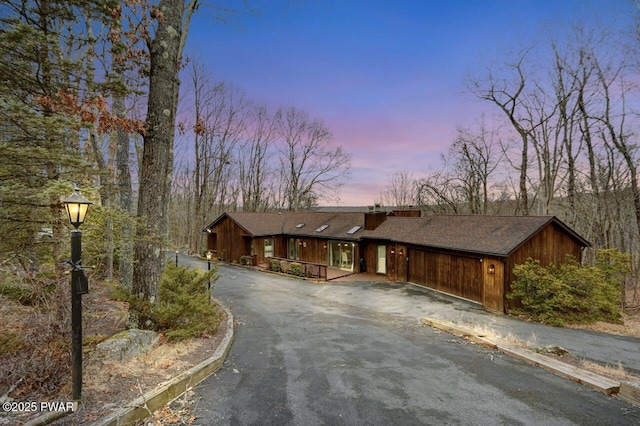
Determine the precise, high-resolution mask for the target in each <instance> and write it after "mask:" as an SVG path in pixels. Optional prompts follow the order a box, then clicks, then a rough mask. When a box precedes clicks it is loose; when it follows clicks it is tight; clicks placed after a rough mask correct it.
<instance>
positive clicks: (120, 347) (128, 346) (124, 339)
mask: <svg viewBox="0 0 640 426" xmlns="http://www.w3.org/2000/svg"><path fill="white" fill-rule="evenodd" d="M158 339H159V337H158V333H156V332H155V331H149V330H138V329H131V330H125V331H122V332H120V333H118V334H116V335H114V336H112V337H110V338H109V339H107V340H105V341H104V342H101V343H98V345H97V346H96V350H95V352H94V355H93V356H97V357H99V358H103V359H112V360H114V361H120V362H122V361H127V360H129V359H131V358H133V357H135V356H138V355H140V354H142V353H145V352H147V351H148V350H149V349H151V347H153V345H155V344H156V343H157V342H158Z"/></svg>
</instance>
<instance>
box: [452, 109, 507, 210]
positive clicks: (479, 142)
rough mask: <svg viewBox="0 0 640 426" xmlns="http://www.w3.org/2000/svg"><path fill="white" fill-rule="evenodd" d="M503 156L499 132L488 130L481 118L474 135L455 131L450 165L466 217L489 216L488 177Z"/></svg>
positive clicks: (464, 131)
mask: <svg viewBox="0 0 640 426" xmlns="http://www.w3.org/2000/svg"><path fill="white" fill-rule="evenodd" d="M504 155H505V154H504V151H503V150H502V149H501V144H500V140H499V135H498V131H497V130H496V129H495V128H493V129H488V128H487V124H486V121H485V118H484V117H482V118H481V120H480V122H479V124H478V129H477V130H476V131H474V130H472V129H462V128H459V129H458V136H457V137H456V140H455V141H454V143H453V144H452V145H451V147H450V148H449V157H450V160H449V161H450V162H451V163H452V167H453V173H454V175H456V176H457V179H458V186H459V188H460V189H459V191H460V192H461V193H462V196H463V202H465V203H466V204H467V206H468V211H469V213H471V214H487V213H488V210H489V192H490V185H491V177H492V175H493V173H494V172H495V171H496V169H497V168H498V166H499V165H500V162H501V161H502V159H503V158H504Z"/></svg>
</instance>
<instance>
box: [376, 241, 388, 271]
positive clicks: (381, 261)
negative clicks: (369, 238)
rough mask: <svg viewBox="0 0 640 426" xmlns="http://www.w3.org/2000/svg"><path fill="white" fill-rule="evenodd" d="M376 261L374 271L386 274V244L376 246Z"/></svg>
mask: <svg viewBox="0 0 640 426" xmlns="http://www.w3.org/2000/svg"><path fill="white" fill-rule="evenodd" d="M377 259H378V261H377V262H376V264H377V265H376V272H377V273H378V274H385V275H386V274H387V246H385V245H379V246H378V256H377Z"/></svg>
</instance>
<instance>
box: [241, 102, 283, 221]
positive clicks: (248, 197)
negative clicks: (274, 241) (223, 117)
mask: <svg viewBox="0 0 640 426" xmlns="http://www.w3.org/2000/svg"><path fill="white" fill-rule="evenodd" d="M275 136H276V129H275V123H274V120H273V118H272V117H270V116H269V113H268V111H267V108H266V106H255V107H254V108H253V109H252V114H251V123H250V124H249V126H248V130H247V137H246V141H245V142H244V143H242V145H241V147H240V150H239V155H238V163H239V167H238V168H239V172H240V189H241V191H242V209H243V211H252V212H256V211H264V210H266V209H267V208H268V207H269V204H270V201H271V198H272V194H271V191H272V189H271V188H270V186H269V178H270V177H271V176H273V168H272V166H271V165H270V164H269V159H270V158H271V156H272V154H273V153H272V152H271V151H272V150H271V148H272V146H273V144H274V139H275Z"/></svg>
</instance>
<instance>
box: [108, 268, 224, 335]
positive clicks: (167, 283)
mask: <svg viewBox="0 0 640 426" xmlns="http://www.w3.org/2000/svg"><path fill="white" fill-rule="evenodd" d="M216 271H217V268H214V269H212V270H211V271H209V272H202V271H199V270H192V269H189V268H184V267H181V266H175V265H173V264H171V263H168V264H167V267H166V269H165V270H164V272H163V274H162V278H161V282H160V303H152V302H150V301H147V300H142V299H140V298H139V297H137V296H136V295H132V294H130V293H127V292H126V290H124V289H122V288H118V289H117V290H116V292H115V294H114V296H115V297H117V298H120V299H123V300H125V301H127V302H129V305H130V310H133V311H135V313H136V315H137V316H138V321H139V323H140V324H141V325H144V326H147V327H149V328H151V329H153V330H155V331H158V332H162V333H164V334H165V336H166V337H167V340H169V341H173V340H184V339H189V338H192V337H202V336H207V335H212V334H214V333H215V332H216V331H218V328H219V326H220V320H221V319H222V313H221V312H220V309H219V308H218V306H217V305H216V304H214V303H211V302H210V300H209V291H208V283H209V279H211V283H212V284H213V283H214V282H215V281H216V280H217V279H218V276H217V275H215V273H216ZM212 288H213V285H212Z"/></svg>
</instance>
